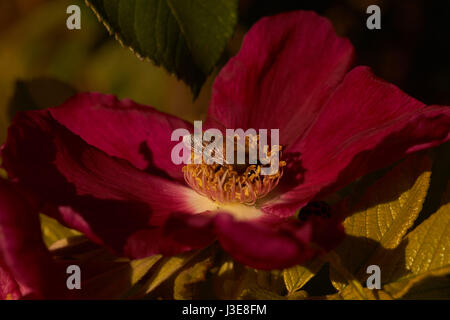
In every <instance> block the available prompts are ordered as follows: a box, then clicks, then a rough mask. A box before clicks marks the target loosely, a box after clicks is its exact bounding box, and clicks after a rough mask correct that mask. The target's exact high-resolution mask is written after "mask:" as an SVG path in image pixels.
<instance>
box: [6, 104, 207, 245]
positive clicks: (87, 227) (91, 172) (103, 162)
mask: <svg viewBox="0 0 450 320" xmlns="http://www.w3.org/2000/svg"><path fill="white" fill-rule="evenodd" d="M2 156H3V160H4V163H3V164H4V167H5V168H6V169H7V171H8V174H9V176H10V177H11V178H12V179H13V180H14V181H16V182H18V183H19V184H20V185H21V186H23V187H24V188H26V190H27V191H29V192H30V194H32V195H34V196H35V197H36V199H38V200H39V201H40V204H41V210H42V211H43V212H44V213H47V214H49V215H51V216H53V217H55V218H57V219H58V220H59V221H61V222H63V223H64V224H65V225H67V226H69V227H71V228H74V229H77V230H80V231H81V232H83V233H85V234H86V235H87V236H88V237H89V238H90V239H92V240H93V241H95V242H97V243H100V244H105V245H107V246H108V247H111V248H113V249H114V250H116V251H117V252H119V253H123V252H124V247H125V245H129V238H130V237H131V236H132V235H133V234H134V233H136V232H138V231H139V230H141V229H146V228H149V227H154V226H158V225H162V224H163V223H164V222H165V220H166V219H167V218H168V216H169V213H170V212H186V213H192V212H195V209H194V208H193V207H192V203H194V204H195V201H193V199H194V200H195V197H200V195H197V194H196V193H195V192H194V191H193V190H191V189H189V188H187V187H184V186H183V185H181V184H178V183H176V182H172V181H169V180H167V179H164V178H160V177H157V176H153V175H150V174H148V173H146V172H143V171H140V170H138V169H137V168H135V167H134V166H132V165H131V164H130V163H129V162H127V161H125V160H122V159H118V158H115V157H111V156H109V155H107V154H105V153H104V152H102V151H101V150H98V149H97V148H95V147H93V146H91V145H89V144H87V143H85V142H84V141H83V140H82V139H81V138H80V137H79V136H77V135H75V134H73V133H72V132H70V131H69V130H68V129H67V128H65V127H64V126H62V125H60V124H59V123H58V122H56V121H55V120H54V119H53V118H52V117H51V115H50V113H49V112H48V111H35V112H27V113H25V114H22V115H20V116H18V117H17V118H16V119H15V121H14V124H13V125H12V126H11V127H10V129H9V135H8V140H7V142H6V144H5V146H4V148H3V152H2Z"/></svg>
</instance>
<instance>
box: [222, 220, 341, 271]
mask: <svg viewBox="0 0 450 320" xmlns="http://www.w3.org/2000/svg"><path fill="white" fill-rule="evenodd" d="M215 229H216V234H217V238H218V240H219V242H220V244H221V245H222V247H223V248H224V249H225V250H226V251H227V252H228V253H229V254H230V255H231V256H232V257H233V258H234V259H236V260H237V261H239V262H241V263H243V264H245V265H248V266H250V267H253V268H257V269H268V270H269V269H282V268H288V267H291V266H293V265H296V264H300V263H303V262H305V261H307V260H310V259H312V258H314V257H315V256H317V255H318V254H321V253H324V252H326V251H328V250H331V249H332V248H334V247H335V246H337V245H338V244H339V243H340V241H341V240H342V239H343V237H344V232H343V229H342V227H341V225H340V223H339V222H338V221H337V220H331V219H322V218H319V217H312V218H311V219H309V220H308V221H307V222H305V223H301V222H299V221H296V220H295V219H292V220H280V221H278V222H277V223H275V224H274V223H266V222H263V221H256V222H254V221H236V220H234V219H233V217H232V216H230V215H228V214H219V215H217V217H216V219H215Z"/></svg>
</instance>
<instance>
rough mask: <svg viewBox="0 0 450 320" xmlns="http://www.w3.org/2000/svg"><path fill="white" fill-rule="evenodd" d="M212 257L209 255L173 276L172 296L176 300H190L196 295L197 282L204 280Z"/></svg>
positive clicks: (211, 262)
mask: <svg viewBox="0 0 450 320" xmlns="http://www.w3.org/2000/svg"><path fill="white" fill-rule="evenodd" d="M213 262H214V258H213V256H209V257H207V258H206V259H203V260H201V261H199V262H197V263H195V264H194V265H193V266H192V267H190V268H187V269H185V270H183V271H182V272H180V274H179V275H178V276H177V277H176V278H175V283H174V289H173V291H174V292H173V297H174V299H177V300H192V299H194V298H195V297H196V296H198V284H199V283H201V282H204V281H205V280H206V277H207V273H208V270H209V269H210V268H211V266H212V265H213Z"/></svg>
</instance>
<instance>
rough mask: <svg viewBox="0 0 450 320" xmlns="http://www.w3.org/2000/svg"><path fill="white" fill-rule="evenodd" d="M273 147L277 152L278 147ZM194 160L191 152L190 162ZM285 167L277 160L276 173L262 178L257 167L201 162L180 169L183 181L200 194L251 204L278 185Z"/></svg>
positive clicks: (259, 167) (211, 197)
mask: <svg viewBox="0 0 450 320" xmlns="http://www.w3.org/2000/svg"><path fill="white" fill-rule="evenodd" d="M246 144H247V143H246ZM277 147H278V148H279V150H280V153H281V147H280V146H277ZM268 155H269V156H270V152H268ZM194 158H195V156H194V152H193V153H192V160H193V159H194ZM285 165H286V163H285V162H284V161H280V162H279V169H278V170H277V172H276V173H274V174H272V175H262V174H261V168H262V165H261V164H226V163H224V164H218V163H211V164H207V163H205V162H204V161H202V163H200V164H195V163H192V164H188V165H186V166H184V167H183V172H184V178H185V180H186V182H187V183H188V184H189V185H190V186H191V188H192V189H194V190H195V191H197V192H198V193H199V194H201V195H204V196H206V197H208V198H210V199H212V200H214V201H217V202H220V203H227V202H240V203H244V204H248V205H252V204H254V203H255V202H256V201H257V200H258V199H260V198H262V197H264V196H266V195H267V194H268V193H269V192H270V191H272V190H273V189H274V188H275V187H276V186H277V185H278V182H279V181H280V179H281V177H282V175H283V167H284V166H285Z"/></svg>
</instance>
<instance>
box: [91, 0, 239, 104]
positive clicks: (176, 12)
mask: <svg viewBox="0 0 450 320" xmlns="http://www.w3.org/2000/svg"><path fill="white" fill-rule="evenodd" d="M86 3H87V4H88V6H89V7H91V9H92V10H93V11H94V12H95V13H96V15H97V16H98V18H99V20H100V21H102V22H103V23H104V24H105V26H106V28H107V29H108V30H109V31H110V32H111V33H112V34H114V35H115V36H116V38H117V39H118V40H119V42H121V43H122V44H123V45H124V46H127V47H129V48H130V49H131V50H132V51H133V52H134V53H136V54H137V55H138V56H139V57H141V58H149V59H151V60H152V61H153V62H154V63H155V64H156V65H162V66H163V67H164V68H165V69H166V70H167V71H168V72H170V73H174V74H175V75H176V76H177V77H178V78H180V79H182V80H183V81H185V82H186V83H187V84H188V85H189V86H190V87H191V90H192V92H193V93H194V95H195V96H197V95H198V93H199V91H200V88H201V86H202V85H203V83H204V82H205V80H206V77H207V76H208V75H209V74H210V73H211V72H212V70H213V69H214V67H215V66H216V64H217V62H218V61H219V58H220V56H221V54H222V52H223V51H224V49H225V46H226V43H227V40H228V39H229V38H230V37H231V36H232V34H233V31H234V27H235V25H236V22H237V9H238V1H237V0H211V1H204V0H183V1H180V0H86Z"/></svg>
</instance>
